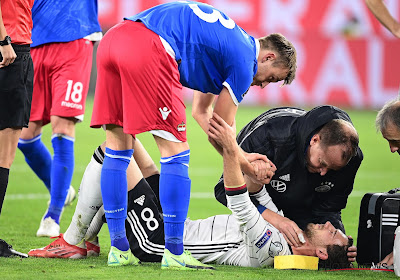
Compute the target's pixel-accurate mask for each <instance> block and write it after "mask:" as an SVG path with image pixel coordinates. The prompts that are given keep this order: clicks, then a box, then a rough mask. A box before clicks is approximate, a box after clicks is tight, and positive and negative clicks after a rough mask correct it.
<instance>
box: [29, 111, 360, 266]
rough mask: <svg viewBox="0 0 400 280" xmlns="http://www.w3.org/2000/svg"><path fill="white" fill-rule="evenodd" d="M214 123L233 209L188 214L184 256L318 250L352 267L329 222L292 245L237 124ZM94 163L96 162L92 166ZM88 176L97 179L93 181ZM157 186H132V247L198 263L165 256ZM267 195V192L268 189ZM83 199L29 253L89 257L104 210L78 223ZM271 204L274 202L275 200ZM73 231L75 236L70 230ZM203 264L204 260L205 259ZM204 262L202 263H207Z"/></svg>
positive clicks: (244, 259) (145, 254) (146, 255)
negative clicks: (246, 169) (265, 210)
mask: <svg viewBox="0 0 400 280" xmlns="http://www.w3.org/2000/svg"><path fill="white" fill-rule="evenodd" d="M210 125H211V126H210V132H209V136H210V137H212V138H213V139H214V140H215V141H217V142H218V143H219V144H220V145H221V146H222V147H223V160H224V173H225V190H226V194H227V199H228V205H229V208H230V209H231V210H232V214H231V215H216V216H212V217H209V218H207V219H201V220H195V221H191V220H189V219H187V221H186V222H185V232H184V245H185V248H186V250H187V251H185V254H184V256H185V255H190V254H191V255H192V256H194V257H195V258H196V259H198V260H201V261H202V262H203V263H217V264H226V265H237V266H248V267H264V266H269V265H272V264H273V258H274V257H275V256H278V255H290V254H296V255H306V256H317V257H319V259H320V260H321V261H320V265H322V266H324V267H329V266H332V265H334V266H335V267H349V266H350V262H349V260H348V257H347V249H348V248H349V247H350V246H351V244H352V239H349V238H348V237H347V236H346V235H345V234H343V233H342V232H341V231H340V230H337V229H336V228H334V227H333V226H332V224H331V223H329V222H327V223H325V224H309V225H308V226H307V228H306V230H305V231H304V235H303V238H301V239H302V241H303V242H302V244H301V245H300V246H298V247H294V246H293V247H291V246H290V245H288V243H287V242H286V240H285V238H284V237H283V235H282V234H281V233H280V232H279V231H278V230H277V229H276V228H275V227H273V226H272V225H271V224H269V223H268V222H267V221H265V220H264V219H263V218H262V217H261V215H260V214H259V212H258V211H257V208H256V207H255V206H254V205H253V204H252V202H251V201H250V198H249V195H248V193H247V189H246V185H245V184H244V178H243V175H242V172H241V170H240V166H239V162H238V156H239V154H240V150H239V147H238V145H237V143H236V141H235V131H234V129H233V128H231V127H230V126H229V125H227V124H226V123H225V122H224V121H223V119H221V118H220V117H219V116H218V115H214V118H213V119H212V120H211V123H210ZM100 151H101V149H100V148H98V149H97V150H96V152H97V153H95V156H94V157H93V159H95V160H94V161H93V159H92V162H91V163H90V164H89V166H88V168H87V169H86V172H85V175H84V178H83V180H82V184H81V192H82V190H83V189H84V188H85V187H94V185H96V183H97V184H99V182H98V181H99V180H100V169H101V164H100V163H99V162H98V161H96V158H97V159H100V161H101V157H100V156H101V153H100ZM135 151H137V147H136V148H135ZM99 155H100V156H99ZM132 162H133V161H132ZM142 163H143V162H142ZM91 166H92V167H91ZM94 166H96V168H93V167H94ZM95 169H98V171H97V173H98V174H97V175H96V172H94V170H95ZM128 174H129V172H128ZM96 178H97V179H96ZM129 179H130V178H129V175H128V185H129V186H132V184H130V183H131V182H130V181H129ZM88 180H91V181H92V183H91V184H88ZM150 181H151V180H150ZM154 190H155V191H156V192H153V190H152V188H151V187H150V186H149V184H148V183H147V181H146V180H145V179H143V178H142V179H141V180H140V181H139V182H136V183H135V187H134V188H133V189H131V190H130V191H129V195H128V218H127V220H126V232H127V236H128V240H129V243H130V247H131V251H132V253H133V254H134V255H135V256H136V257H137V258H139V259H140V260H141V261H151V262H157V261H160V260H161V258H163V259H162V267H164V266H168V267H170V268H171V267H176V268H177V269H197V265H198V264H197V263H187V262H186V259H185V258H184V257H183V258H182V259H176V258H173V257H169V256H168V255H164V257H162V256H163V252H164V241H163V237H164V230H163V219H162V212H161V207H160V204H159V202H158V199H157V195H155V193H158V191H157V187H155V189H154ZM82 193H83V192H82ZM264 195H267V194H266V193H264ZM80 200H81V195H80V196H79V200H78V205H77V211H76V212H75V214H74V218H73V221H72V223H71V225H70V227H69V228H68V230H67V232H66V234H65V235H64V236H63V235H61V236H60V237H59V238H58V239H57V240H55V241H53V242H52V243H51V244H50V245H48V246H46V247H44V248H42V249H34V250H31V251H30V252H29V255H30V256H36V257H47V258H84V257H86V256H87V254H88V253H89V254H91V253H90V249H89V248H86V247H85V240H89V241H90V240H93V239H94V238H96V236H97V233H98V231H99V230H100V228H101V224H102V213H104V212H103V211H98V212H97V214H96V216H95V218H94V219H93V221H92V223H91V225H90V227H89V229H88V230H87V227H88V226H89V223H85V224H82V223H79V221H82V219H81V217H80V216H82V214H83V213H80V214H79V213H78V215H77V212H79V211H78V209H79V208H80V206H82V205H83V203H81V202H80ZM269 206H271V208H274V205H273V203H272V201H270V204H269ZM79 215H80V216H79ZM72 232H73V233H74V236H69V235H70V234H71V233H72ZM85 233H86V237H85ZM74 240H75V241H74ZM71 241H74V242H71ZM110 259H112V258H110V257H109V265H121V261H120V260H121V257H120V256H115V258H114V263H113V262H112V263H110ZM122 264H128V263H122ZM199 264H200V265H201V263H200V262H199ZM201 267H202V268H203V267H204V265H201ZM209 269H211V267H209Z"/></svg>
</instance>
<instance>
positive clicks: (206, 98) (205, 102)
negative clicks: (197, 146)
mask: <svg viewBox="0 0 400 280" xmlns="http://www.w3.org/2000/svg"><path fill="white" fill-rule="evenodd" d="M215 97H216V96H215V95H214V94H205V93H202V92H200V91H197V90H195V91H194V94H193V103H192V117H193V118H194V119H195V120H196V122H197V123H198V124H199V125H200V127H201V128H202V129H203V131H204V132H205V133H206V134H207V133H208V124H209V122H210V119H211V118H212V113H213V107H212V105H213V103H214V100H215Z"/></svg>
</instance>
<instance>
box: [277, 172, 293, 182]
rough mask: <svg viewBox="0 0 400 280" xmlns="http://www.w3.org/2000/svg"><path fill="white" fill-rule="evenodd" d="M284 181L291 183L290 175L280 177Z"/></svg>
mask: <svg viewBox="0 0 400 280" xmlns="http://www.w3.org/2000/svg"><path fill="white" fill-rule="evenodd" d="M279 179H281V180H282V181H286V182H290V174H286V175H282V176H280V177H279Z"/></svg>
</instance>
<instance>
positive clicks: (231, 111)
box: [211, 87, 276, 184]
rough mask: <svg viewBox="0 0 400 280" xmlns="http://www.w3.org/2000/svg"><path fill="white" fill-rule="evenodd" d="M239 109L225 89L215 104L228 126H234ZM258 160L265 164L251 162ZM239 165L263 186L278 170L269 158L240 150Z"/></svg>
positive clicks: (218, 149)
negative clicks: (256, 164)
mask: <svg viewBox="0 0 400 280" xmlns="http://www.w3.org/2000/svg"><path fill="white" fill-rule="evenodd" d="M237 108H238V106H236V104H235V103H234V102H233V99H232V97H231V95H230V93H229V91H228V89H227V88H226V87H224V88H223V89H222V91H221V93H220V94H219V97H218V99H217V102H216V103H215V107H214V112H215V113H216V114H217V115H218V116H220V117H221V118H222V119H223V120H224V121H225V122H226V123H227V124H229V125H230V126H232V125H234V123H235V115H236V112H237ZM213 142H214V143H213ZM213 142H211V143H212V144H213V146H214V147H215V148H216V149H217V151H219V152H220V153H221V147H220V145H218V144H217V143H215V141H213ZM239 149H240V148H239ZM256 160H262V161H263V162H264V163H265V164H264V165H258V166H255V165H253V164H251V162H253V161H256ZM239 164H240V168H241V169H242V171H243V172H244V173H245V174H247V175H248V176H250V177H251V178H252V179H253V180H254V181H256V182H258V183H261V184H268V183H269V181H270V179H271V177H272V176H273V174H274V172H275V170H276V168H275V166H273V167H272V166H271V162H270V161H269V160H268V158H267V156H265V155H261V154H257V153H246V152H245V151H243V150H242V149H240V154H239Z"/></svg>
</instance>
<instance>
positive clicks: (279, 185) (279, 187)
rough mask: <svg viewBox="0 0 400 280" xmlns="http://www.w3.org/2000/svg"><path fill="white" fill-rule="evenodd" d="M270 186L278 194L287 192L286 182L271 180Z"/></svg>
mask: <svg viewBox="0 0 400 280" xmlns="http://www.w3.org/2000/svg"><path fill="white" fill-rule="evenodd" d="M270 185H271V187H273V188H274V189H275V190H276V191H277V192H285V191H286V184H285V182H282V181H278V180H271V182H270Z"/></svg>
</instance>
